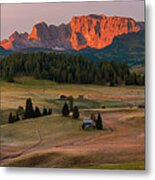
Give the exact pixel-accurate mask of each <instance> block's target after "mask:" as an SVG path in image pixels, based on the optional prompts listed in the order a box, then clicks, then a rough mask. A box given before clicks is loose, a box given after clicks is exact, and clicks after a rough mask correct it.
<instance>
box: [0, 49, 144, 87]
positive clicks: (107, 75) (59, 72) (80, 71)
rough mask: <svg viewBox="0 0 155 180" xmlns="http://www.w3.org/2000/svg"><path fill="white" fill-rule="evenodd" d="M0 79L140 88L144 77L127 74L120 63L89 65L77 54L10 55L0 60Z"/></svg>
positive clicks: (126, 70) (90, 63)
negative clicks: (137, 86) (28, 79)
mask: <svg viewBox="0 0 155 180" xmlns="http://www.w3.org/2000/svg"><path fill="white" fill-rule="evenodd" d="M0 69H1V78H2V79H4V80H6V81H8V82H14V78H15V77H16V76H32V77H34V78H35V79H46V80H51V81H56V82H58V83H79V84H108V85H110V86H114V85H117V84H126V85H144V75H141V74H136V73H131V72H130V71H129V67H128V66H127V64H126V63H125V62H124V61H121V62H119V63H116V62H115V61H101V62H93V61H90V60H88V59H86V58H84V57H83V56H81V55H65V54H58V53H53V52H52V53H44V52H38V53H20V52H19V53H13V54H11V55H10V56H7V57H4V58H1V59H0Z"/></svg>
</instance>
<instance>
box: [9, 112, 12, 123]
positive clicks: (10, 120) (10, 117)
mask: <svg viewBox="0 0 155 180" xmlns="http://www.w3.org/2000/svg"><path fill="white" fill-rule="evenodd" d="M8 123H13V116H12V112H10V114H9V117H8Z"/></svg>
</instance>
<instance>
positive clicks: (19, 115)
mask: <svg viewBox="0 0 155 180" xmlns="http://www.w3.org/2000/svg"><path fill="white" fill-rule="evenodd" d="M51 114H52V109H51V108H49V109H47V108H45V107H44V108H43V111H42V112H41V111H40V109H39V107H37V106H35V108H34V107H33V103H32V100H31V98H27V99H26V104H25V109H24V108H23V107H22V106H19V107H18V110H17V112H16V114H13V113H12V112H10V114H9V117H8V123H14V122H16V121H19V120H21V119H22V120H26V119H30V118H37V117H41V116H46V115H51Z"/></svg>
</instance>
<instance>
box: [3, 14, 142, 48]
mask: <svg viewBox="0 0 155 180" xmlns="http://www.w3.org/2000/svg"><path fill="white" fill-rule="evenodd" d="M142 29H143V24H142V23H138V22H136V21H135V20H133V19H132V18H126V17H117V16H113V17H107V16H105V15H103V14H101V15H93V14H91V15H88V16H78V17H72V19H71V21H70V22H69V23H68V24H61V25H59V26H55V25H49V26H48V25H47V24H46V23H45V22H41V23H38V24H36V25H34V26H33V28H32V32H31V33H30V34H28V33H27V32H25V33H18V32H17V31H15V32H14V33H13V34H12V35H10V37H9V39H4V40H2V41H1V42H0V46H2V47H3V48H4V49H5V50H18V51H19V50H22V49H25V48H30V47H31V48H48V49H53V50H76V51H79V50H82V49H85V48H92V49H103V48H105V47H107V46H109V45H111V44H112V42H113V40H114V38H115V37H118V36H121V35H124V34H129V33H137V32H139V31H141V30H142Z"/></svg>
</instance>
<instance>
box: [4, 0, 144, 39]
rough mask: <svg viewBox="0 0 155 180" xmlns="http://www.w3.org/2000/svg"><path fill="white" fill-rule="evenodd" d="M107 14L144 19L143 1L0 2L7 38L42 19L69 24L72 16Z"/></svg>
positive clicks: (137, 19)
mask: <svg viewBox="0 0 155 180" xmlns="http://www.w3.org/2000/svg"><path fill="white" fill-rule="evenodd" d="M87 14H105V15H107V16H114V15H117V16H126V17H132V18H134V19H135V20H136V21H144V1H140V0H137V1H136V0H135V1H133V0H132V1H130V0H129V1H124V2H121V1H115V2H110V1H109V2H108V1H107V2H104V1H103V2H74V3H67V2H66V3H32V4H2V5H1V38H2V39H4V38H8V37H9V35H10V34H11V33H13V32H14V31H15V30H17V31H18V32H28V33H30V32H31V29H32V26H33V25H34V24H36V23H38V22H40V21H45V22H46V23H47V24H48V25H49V24H55V25H59V24H61V23H68V22H69V21H70V20H71V18H72V16H77V15H87Z"/></svg>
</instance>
